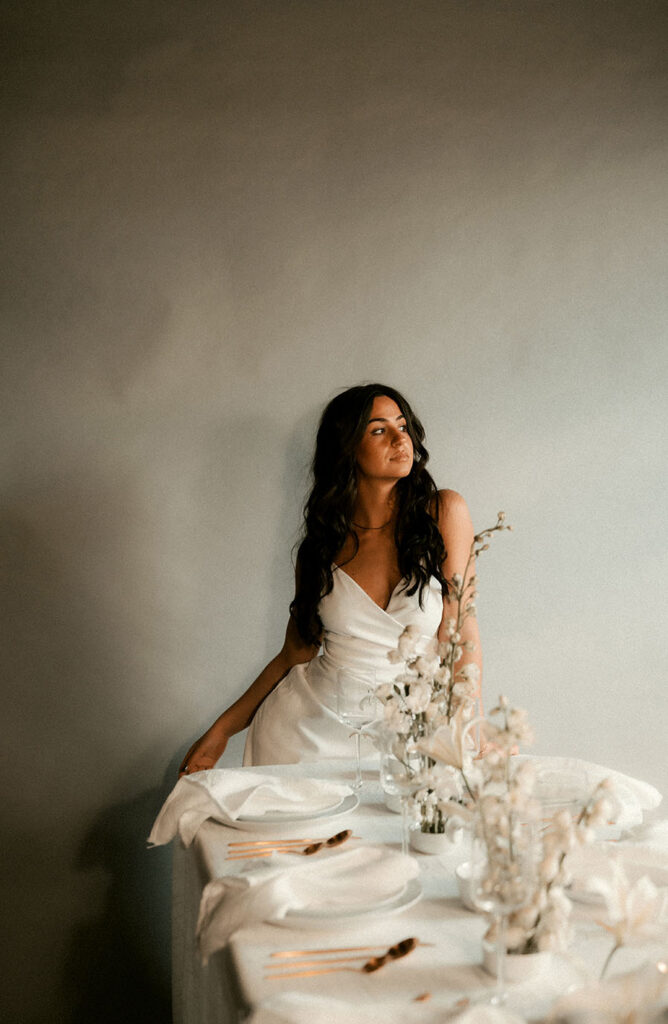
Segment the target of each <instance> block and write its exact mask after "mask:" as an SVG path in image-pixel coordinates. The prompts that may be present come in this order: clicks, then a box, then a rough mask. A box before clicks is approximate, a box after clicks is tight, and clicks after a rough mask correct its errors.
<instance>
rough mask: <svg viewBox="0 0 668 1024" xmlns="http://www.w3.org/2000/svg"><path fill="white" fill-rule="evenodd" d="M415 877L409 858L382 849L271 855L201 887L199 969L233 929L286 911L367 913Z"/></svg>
mask: <svg viewBox="0 0 668 1024" xmlns="http://www.w3.org/2000/svg"><path fill="white" fill-rule="evenodd" d="M418 874H419V867H418V865H417V862H416V861H415V860H414V859H413V858H412V857H406V856H404V855H403V854H401V853H395V852H394V851H393V850H388V849H387V848H385V847H382V846H358V847H356V848H355V849H352V850H331V851H325V852H323V853H319V854H318V855H317V856H315V857H306V858H296V857H295V856H291V855H289V854H274V855H273V856H272V857H271V858H268V859H267V861H263V863H262V864H259V865H258V864H253V865H252V866H249V867H248V868H246V869H245V870H244V869H242V870H241V872H239V873H236V874H230V875H224V876H223V877H222V878H215V879H213V881H211V882H209V883H208V885H206V886H205V888H204V891H203V892H202V899H201V901H200V908H199V920H198V922H197V939H198V942H199V948H200V953H201V954H202V959H203V961H204V963H206V961H207V960H208V958H209V957H210V956H211V954H212V953H214V952H215V951H216V950H217V949H221V948H222V947H223V946H224V945H225V944H226V943H227V941H228V940H229V938H230V936H231V935H232V934H233V932H235V931H236V930H237V929H238V928H241V927H242V926H247V925H251V924H256V923H258V922H260V921H272V920H279V919H280V918H283V917H285V915H286V914H287V913H288V911H299V910H309V911H310V910H322V911H323V912H327V911H336V910H340V911H345V910H347V909H354V908H359V909H361V910H362V909H366V908H368V907H370V906H372V905H374V904H381V903H382V902H384V901H385V900H389V899H391V898H392V897H394V896H397V895H398V894H399V893H400V892H401V891H402V890H403V888H404V886H405V884H406V882H407V881H408V880H409V879H411V878H415V877H416V876H417V875H418Z"/></svg>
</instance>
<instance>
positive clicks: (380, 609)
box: [334, 562, 404, 615]
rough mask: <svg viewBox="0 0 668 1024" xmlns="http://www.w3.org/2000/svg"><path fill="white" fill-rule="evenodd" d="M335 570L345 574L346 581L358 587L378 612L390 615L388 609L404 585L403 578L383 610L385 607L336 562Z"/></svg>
mask: <svg viewBox="0 0 668 1024" xmlns="http://www.w3.org/2000/svg"><path fill="white" fill-rule="evenodd" d="M334 568H335V569H337V570H338V571H339V572H340V573H342V574H343V575H344V576H345V577H346V579H347V580H350V582H351V583H352V584H353V585H354V586H355V587H357V589H358V590H361V592H362V593H363V594H364V596H365V597H366V598H367V599H368V600H369V601H371V604H372V605H375V607H376V608H378V610H379V611H381V612H383V613H384V614H385V615H389V612H388V608H389V607H390V605H391V604H392V598H393V597H394V595H395V594H396V592H397V590H398V589H399V587H400V585H401V584H402V583H403V582H404V581H403V578H402V579H400V580H399V582H398V583H397V585H396V586H395V587H394V589H393V591H392V593H391V594H390V596H389V598H388V601H387V604H386V605H385V607H384V608H383V606H382V605H381V604H378V602H377V601H374V599H373V598H372V596H371V594H368V593H367V592H366V590H365V589H364V587H363V586H361V585H360V584H359V583H358V582H357V580H355V579H353V577H352V576H351V575H350V573H348V572H346V570H345V569H342V568H341V566H340V565H337V564H336V562H334Z"/></svg>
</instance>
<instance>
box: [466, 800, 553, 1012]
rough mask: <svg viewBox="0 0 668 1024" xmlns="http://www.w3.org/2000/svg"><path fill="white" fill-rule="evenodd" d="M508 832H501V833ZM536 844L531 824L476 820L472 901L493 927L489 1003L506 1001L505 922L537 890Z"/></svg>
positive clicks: (472, 857)
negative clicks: (493, 959) (493, 972)
mask: <svg viewBox="0 0 668 1024" xmlns="http://www.w3.org/2000/svg"><path fill="white" fill-rule="evenodd" d="M506 831H507V833H508V834H507V835H502V832H503V833H505V832H506ZM537 856H538V843H537V836H536V829H535V826H534V824H533V823H521V824H520V823H519V822H517V821H515V822H514V821H513V820H512V815H511V816H510V821H509V824H508V828H507V830H506V829H505V828H503V829H499V827H498V823H497V824H495V825H490V824H489V823H486V822H484V821H483V820H481V821H479V822H478V824H477V827H476V831H475V834H474V836H473V842H472V847H471V900H472V902H473V904H474V905H475V906H476V907H477V908H478V910H482V911H484V912H485V913H486V914H490V915H491V916H492V918H493V919H494V923H495V926H496V927H495V930H496V988H495V990H494V992H493V993H492V995H491V997H490V999H489V1002H490V1003H492V1004H493V1005H495V1006H500V1005H502V1004H503V1003H505V1001H506V998H507V992H506V984H505V963H506V924H507V921H508V918H509V917H510V915H511V914H512V913H514V911H516V910H519V909H520V907H523V906H525V905H526V904H527V903H529V902H530V900H531V899H532V897H533V895H534V893H535V890H536V861H537Z"/></svg>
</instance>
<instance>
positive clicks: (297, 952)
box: [269, 939, 434, 967]
mask: <svg viewBox="0 0 668 1024" xmlns="http://www.w3.org/2000/svg"><path fill="white" fill-rule="evenodd" d="M415 942H416V944H417V945H418V946H433V945H434V943H433V942H420V940H419V939H416V940H415ZM384 948H385V947H384V946H383V945H382V944H381V943H380V942H377V943H376V944H375V946H324V947H323V948H322V949H281V950H278V951H277V952H275V953H270V954H269V956H270V957H272V958H274V957H278V958H280V959H283V958H285V957H287V958H291V957H300V956H317V955H318V954H322V955H323V956H324V955H325V954H326V953H370V952H372V951H373V950H375V949H381V950H382V949H384ZM358 959H360V960H361V959H363V958H362V957H358ZM285 966H286V967H288V966H290V967H291V966H292V964H285Z"/></svg>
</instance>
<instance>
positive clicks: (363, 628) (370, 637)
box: [179, 384, 480, 774]
mask: <svg viewBox="0 0 668 1024" xmlns="http://www.w3.org/2000/svg"><path fill="white" fill-rule="evenodd" d="M423 438H424V430H423V428H422V425H421V423H420V421H419V420H418V419H417V417H416V416H415V414H414V413H413V411H412V409H411V407H410V406H409V404H408V402H407V401H406V399H405V398H404V397H403V396H402V395H400V394H399V392H398V391H396V390H395V389H394V388H390V387H387V386H385V385H381V384H367V385H361V386H358V387H354V388H350V389H348V390H347V391H344V392H343V393H342V394H340V395H338V396H337V397H336V398H334V399H333V400H332V401H331V402H330V403H329V405H328V406H327V407H326V409H325V411H324V413H323V415H322V419H321V421H320V426H319V429H318V435H317V441H316V451H315V457H314V460H313V489H312V491H311V494H310V496H309V499H308V501H307V503H306V509H305V532H304V539H303V541H302V542H301V545H300V547H299V551H298V555H297V571H296V593H295V598H294V601H293V602H292V604H291V606H290V612H291V614H290V620H289V622H288V628H287V632H286V635H285V642H284V644H283V647H282V648H281V651H280V652H279V653H278V654H277V655H276V657H275V658H273V659H272V660H271V661H270V662H269V664H268V665H267V666H266V668H264V669H263V671H262V672H261V673H260V675H259V676H258V677H257V679H256V680H255V682H254V683H252V685H251V686H250V687H249V688H248V690H247V691H246V692H245V693H244V694H243V696H242V697H240V698H239V700H237V701H236V702H235V703H234V704H233V705H232V706H231V707H230V708H228V709H227V711H225V712H223V714H222V715H221V716H220V717H219V718H218V719H217V720H216V721H215V722H214V723H213V725H212V726H211V727H210V728H209V729H208V730H207V731H206V732H205V733H204V735H203V736H202V737H200V739H198V740H197V741H196V742H195V743H194V744H193V745H192V746H191V748H190V750H189V751H188V753H187V754H186V756H185V757H184V759H183V761H182V763H181V766H180V769H179V773H180V774H192V773H193V772H198V771H203V770H205V769H207V768H211V767H212V766H213V765H214V764H215V763H216V761H217V760H218V758H219V757H220V756H221V754H222V753H223V751H224V750H225V747H226V745H227V741H228V740H229V738H230V736H233V735H234V734H235V733H237V732H240V731H241V730H242V729H245V728H246V727H248V726H250V729H249V733H248V738H247V741H246V749H245V752H244V764H287V763H292V762H297V761H303V760H316V759H322V758H327V757H350V756H352V746H351V741H350V728H349V727H348V726H344V725H342V724H341V722H340V721H339V719H338V718H337V716H336V713H335V712H336V694H337V688H338V687H339V686H340V685H343V684H342V680H344V679H345V676H344V675H342V674H341V673H342V671H343V672H345V671H346V670H347V671H350V672H358V673H362V674H365V675H366V676H367V678H374V679H375V681H376V682H384V681H386V680H388V679H391V678H393V676H394V675H396V673H397V671H398V669H397V666H396V665H391V664H390V662H389V661H388V659H387V653H388V651H389V650H391V649H392V648H394V647H396V643H397V640H398V638H399V636H400V634H401V633H402V631H403V629H404V628H405V626H407V625H408V624H409V623H416V624H417V625H419V627H420V632H421V635H422V638H423V641H422V642H423V643H424V645H425V646H426V644H427V642H428V641H429V639H430V638H432V637H433V636H434V635H435V634H436V633H438V634H439V637H441V638H443V637H442V636H441V633H442V634H443V635H444V634H445V622H446V620H447V619H448V618H449V617H452V616H453V615H454V608H453V607H451V606H450V603H449V599H448V590H447V584H446V580H447V579H449V578H451V577H452V575H453V574H454V573H460V574H463V573H464V570H465V568H466V563H467V560H468V557H469V552H470V549H471V543H472V541H473V526H472V524H471V519H470V516H469V513H468V509H467V507H466V502H465V501H464V499H463V498H462V497H461V495H459V494H457V493H456V492H455V491H448V490H445V491H437V489H436V485H435V484H434V481H433V480H432V478H431V476H430V475H429V473H428V472H427V469H426V466H427V462H428V458H429V455H428V452H427V450H426V448H425V447H424V445H423ZM462 639H463V640H469V641H472V642H473V644H474V645H475V649H474V650H466V646H465V647H464V651H465V653H464V655H463V657H462V661H461V662H460V664H463V663H464V662H465V661H477V662H478V663H479V662H480V646H479V642H478V635H477V626H476V620H475V619H474V618H468V619H467V620H466V623H465V630H464V635H463V637H462ZM321 647H322V651H321V653H320V654H318V652H319V650H320V649H321Z"/></svg>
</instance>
